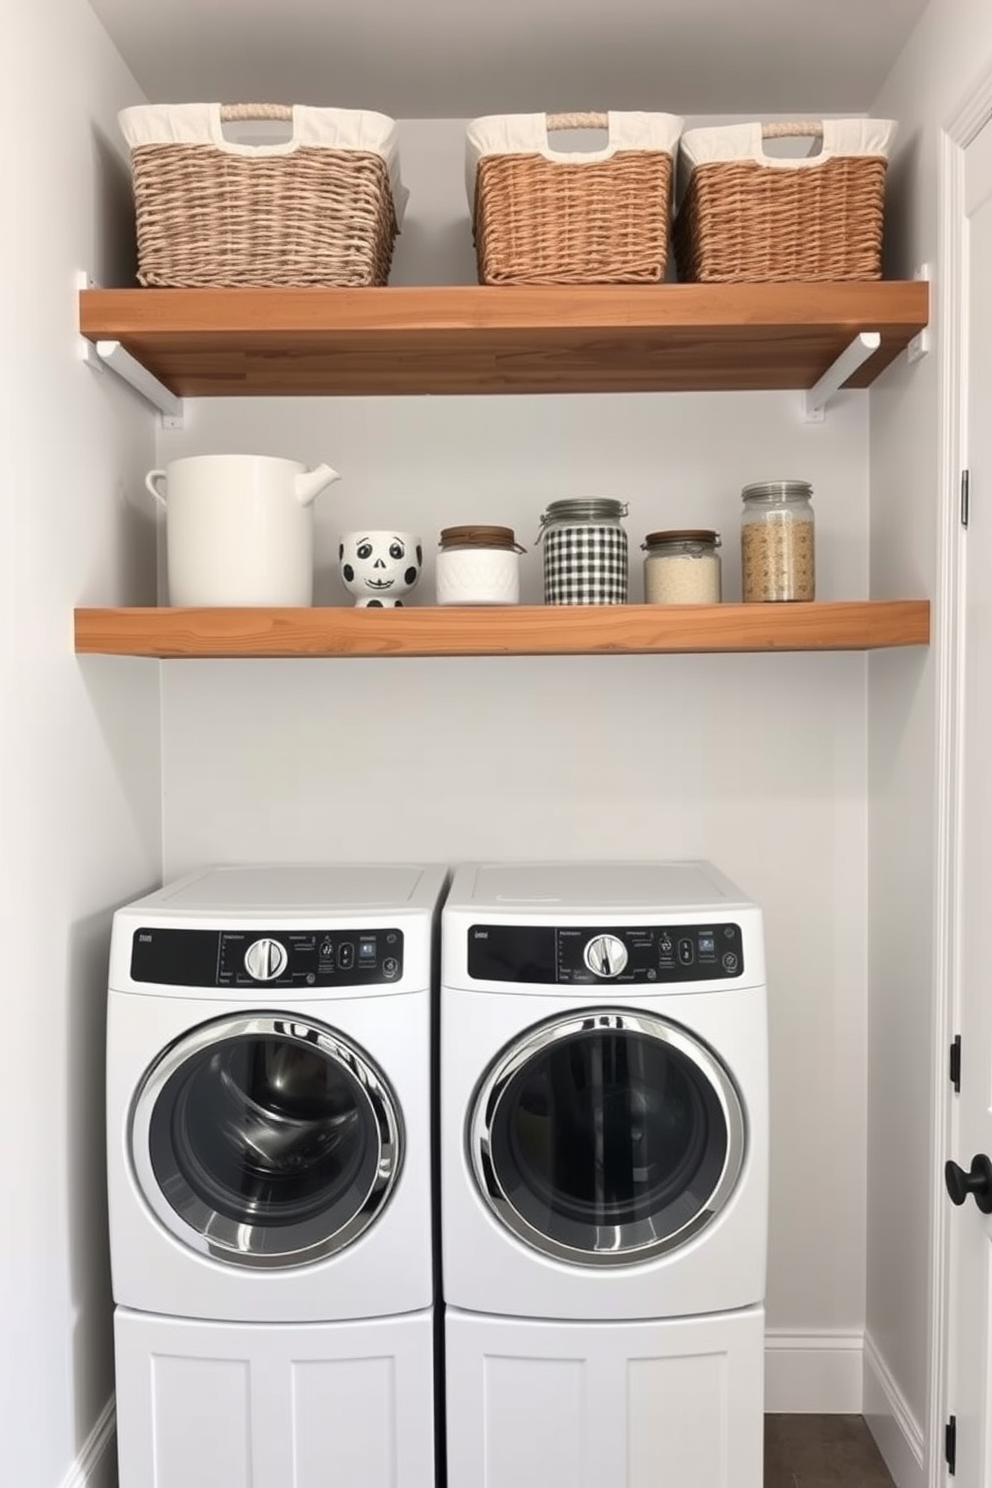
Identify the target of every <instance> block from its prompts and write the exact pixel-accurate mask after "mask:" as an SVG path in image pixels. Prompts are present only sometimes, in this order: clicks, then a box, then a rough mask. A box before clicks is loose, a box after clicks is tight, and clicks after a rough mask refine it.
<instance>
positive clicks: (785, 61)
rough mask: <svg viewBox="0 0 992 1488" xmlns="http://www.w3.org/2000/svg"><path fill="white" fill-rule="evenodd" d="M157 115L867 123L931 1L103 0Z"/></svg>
mask: <svg viewBox="0 0 992 1488" xmlns="http://www.w3.org/2000/svg"><path fill="white" fill-rule="evenodd" d="M90 3H91V5H92V7H93V9H94V11H95V12H96V14H97V15H98V16H99V17H100V19H101V20H102V21H103V23H104V25H105V26H106V28H107V30H108V31H109V33H110V35H111V36H112V37H113V39H114V41H115V43H116V45H117V47H118V49H119V50H120V52H121V54H122V56H123V57H124V60H125V61H126V62H127V64H128V65H129V67H130V68H131V70H132V72H133V73H134V75H135V77H136V79H137V81H138V83H139V85H140V86H141V88H142V89H143V90H144V92H145V94H146V95H147V97H148V98H149V100H151V101H153V102H168V103H180V102H190V101H194V100H198V101H221V102H228V103H234V102H249V101H250V102H279V103H311V104H319V105H328V106H334V107H338V108H370V109H377V110H379V111H380V112H382V113H385V114H389V115H391V116H392V117H393V118H397V119H414V118H449V119H463V118H471V117H473V116H475V115H477V114H487V113H512V112H541V111H544V110H549V111H550V110H559V109H580V110H581V109H647V110H658V111H661V112H666V113H675V114H682V115H693V116H701V115H713V114H744V115H754V116H756V117H757V116H761V115H766V114H795V115H802V116H803V117H809V116H810V115H813V116H816V115H819V114H826V113H834V114H837V113H868V112H870V111H871V108H872V105H873V102H874V99H875V96H876V94H877V92H878V89H879V86H880V85H881V83H882V81H883V80H884V78H885V76H886V74H887V73H888V71H889V69H890V67H891V66H892V63H893V62H894V61H895V59H896V57H897V56H898V55H899V52H900V51H901V49H902V47H903V44H904V43H905V41H906V39H907V37H908V36H909V34H910V32H911V31H912V29H913V27H914V25H915V24H916V21H917V20H918V18H919V16H920V14H921V13H922V11H923V10H924V9H925V6H926V0H831V3H824V0H497V3H491V4H489V5H480V4H478V3H476V4H474V5H473V4H471V3H466V0H461V3H456V0H414V3H408V4H402V3H400V0H392V3H383V0H365V3H352V4H342V3H340V0H339V3H337V4H329V3H327V0H167V3H163V0H90Z"/></svg>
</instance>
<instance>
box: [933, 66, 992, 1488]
mask: <svg viewBox="0 0 992 1488" xmlns="http://www.w3.org/2000/svg"><path fill="white" fill-rule="evenodd" d="M990 115H992V67H989V68H987V69H986V70H985V71H984V72H983V73H982V74H980V76H979V77H978V78H977V79H975V80H973V82H972V83H971V84H970V86H969V88H968V90H967V92H966V93H965V94H964V95H963V96H962V97H961V99H960V100H959V101H958V103H957V104H956V106H955V107H954V108H953V109H952V110H951V111H950V113H949V115H948V117H947V119H946V121H945V123H944V125H943V128H942V130H941V135H940V141H939V157H938V181H937V212H938V229H937V231H938V240H937V260H938V273H937V278H936V290H937V299H938V302H939V314H938V316H937V330H938V341H937V346H938V369H937V370H938V400H939V429H938V472H937V473H938V492H939V494H940V500H939V506H940V520H939V522H938V530H937V574H936V594H935V603H934V607H933V640H934V645H935V652H936V655H935V662H936V678H935V684H936V712H937V720H936V721H937V728H936V741H935V746H936V761H935V765H936V768H935V797H936V802H935V812H936V819H935V834H934V848H935V865H934V911H935V913H934V981H935V997H934V1013H933V1035H934V1047H933V1066H932V1070H933V1081H934V1099H933V1127H932V1153H931V1157H932V1161H931V1182H932V1186H933V1187H932V1192H933V1205H932V1211H931V1237H930V1239H931V1274H930V1339H931V1347H930V1358H929V1360H928V1389H927V1396H928V1420H927V1423H926V1439H927V1443H928V1453H927V1458H928V1460H927V1462H926V1464H925V1468H926V1478H927V1484H928V1488H945V1484H946V1465H945V1461H944V1426H945V1423H946V1421H947V1418H948V1416H949V1414H950V1413H951V1412H952V1411H953V1408H954V1402H953V1401H952V1400H950V1399H949V1397H948V1386H949V1361H950V1343H951V1339H950V1329H951V1326H952V1321H953V1313H952V1295H951V1288H952V1284H953V1277H952V1276H951V1273H950V1256H951V1236H950V1220H951V1205H950V1200H949V1199H948V1197H947V1194H946V1191H945V1189H944V1183H943V1168H944V1162H945V1160H946V1158H947V1156H948V1154H949V1152H950V1139H951V1130H952V1117H953V1101H954V1099H955V1097H954V1092H953V1090H952V1088H951V1084H950V1080H949V1075H948V1058H949V1051H950V1045H951V1040H952V1039H953V1037H954V1033H955V1031H956V1030H955V1027H954V1022H955V1016H956V1013H955V1010H956V1006H957V997H958V992H959V978H960V963H959V921H960V893H959V884H960V871H959V870H960V855H961V844H962V834H961V812H962V810H963V802H962V800H961V795H960V784H959V783H960V780H961V769H962V763H963V746H964V736H963V725H962V706H963V676H962V649H963V648H962V634H963V627H964V605H963V602H962V600H963V585H962V584H961V582H960V580H961V571H962V566H963V562H964V543H963V540H962V534H963V529H962V527H961V522H960V509H959V500H960V495H959V493H960V479H961V471H962V470H963V469H964V468H965V465H966V462H967V449H966V443H965V432H966V415H967V377H966V372H967V369H966V366H965V363H964V360H963V358H964V355H965V347H964V341H963V338H962V336H961V334H960V326H961V317H962V314H963V313H964V310H965V308H966V297H967V283H966V278H965V263H964V229H963V224H964V211H965V151H966V149H967V147H968V145H969V144H970V143H971V141H972V140H973V139H974V138H975V136H976V135H977V134H978V133H979V131H980V130H981V128H982V126H983V125H984V124H985V123H986V122H987V121H988V119H989V117H990Z"/></svg>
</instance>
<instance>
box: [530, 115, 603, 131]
mask: <svg viewBox="0 0 992 1488" xmlns="http://www.w3.org/2000/svg"><path fill="white" fill-rule="evenodd" d="M545 119H546V123H547V127H548V128H549V129H606V128H607V127H608V126H609V122H610V120H609V115H608V114H547V115H546V116H545Z"/></svg>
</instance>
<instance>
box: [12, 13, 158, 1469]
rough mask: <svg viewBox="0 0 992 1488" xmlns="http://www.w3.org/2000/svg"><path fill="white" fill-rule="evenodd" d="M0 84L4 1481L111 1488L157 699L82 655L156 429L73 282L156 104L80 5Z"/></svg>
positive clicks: (131, 543)
mask: <svg viewBox="0 0 992 1488" xmlns="http://www.w3.org/2000/svg"><path fill="white" fill-rule="evenodd" d="M53 43H54V45H53ZM0 92H2V96H3V100H4V110H5V117H6V120H7V125H8V127H7V130H6V131H5V138H4V144H3V176H4V201H5V216H4V229H3V233H2V234H0V325H2V327H3V331H2V336H3V352H4V354H3V358H2V360H0V410H2V411H0V419H2V429H0V471H2V477H0V489H2V494H3V499H2V502H0V616H2V621H0V625H2V634H3V644H2V645H0V906H2V910H0V924H2V930H0V935H2V942H3V946H4V958H5V967H4V979H3V989H2V992H0V1001H2V1004H3V1029H4V1033H3V1055H2V1064H3V1073H2V1078H0V1103H2V1108H0V1171H2V1173H3V1205H2V1210H3V1220H2V1223H0V1328H2V1335H3V1349H2V1351H0V1353H2V1358H0V1439H2V1442H3V1447H2V1455H3V1468H2V1469H0V1477H2V1479H3V1481H4V1482H5V1483H9V1484H11V1488H14V1485H16V1488H53V1485H55V1484H57V1483H59V1482H62V1481H63V1480H65V1479H66V1478H67V1477H68V1476H69V1475H70V1474H71V1473H73V1472H75V1471H76V1470H78V1469H79V1467H80V1461H81V1460H82V1461H84V1464H89V1463H90V1462H91V1460H92V1462H93V1466H94V1475H93V1477H92V1482H93V1484H94V1488H96V1484H97V1482H98V1471H104V1472H105V1471H106V1470H109V1467H110V1465H111V1462H112V1451H111V1452H108V1453H105V1454H104V1457H103V1460H102V1461H100V1462H97V1461H96V1456H97V1453H98V1448H99V1446H100V1444H101V1442H102V1441H103V1431H104V1428H105V1427H106V1424H107V1421H108V1416H107V1415H106V1414H104V1412H105V1409H106V1407H107V1406H108V1403H109V1401H110V1397H111V1391H112V1337H111V1301H110V1291H109V1279H108V1264H107V1248H106V1219H105V1210H106V1199H105V1188H104V1150H103V1084H102V1078H103V1030H104V1005H105V1001H106V985H107V983H106V975H107V973H106V957H107V948H108V943H109V924H110V914H111V910H112V909H113V908H114V906H115V905H116V904H117V903H118V902H120V901H121V900H123V899H126V898H129V897H131V896H132V895H133V894H135V893H137V892H138V891H140V890H142V889H144V888H145V887H146V886H147V885H148V884H149V883H151V882H153V881H154V880H155V879H156V878H157V876H158V873H159V867H160V800H159V789H160V781H159V706H158V686H157V676H156V670H157V669H156V668H155V666H154V664H149V665H147V666H143V665H142V664H141V663H128V662H123V663H121V662H117V663H113V664H112V666H107V665H95V666H91V665H88V664H87V665H81V664H80V663H78V662H77V659H76V657H75V656H74V654H73V649H72V609H73V606H74V605H75V604H77V603H84V604H85V603H108V602H109V603H114V602H117V601H122V600H134V601H139V600H145V601H148V600H150V599H152V598H153V593H154V589H153V585H154V554H153V547H152V543H151V537H152V533H151V531H150V528H149V524H148V522H147V520H146V518H145V517H144V516H143V515H142V514H141V513H140V512H138V511H137V510H136V509H135V508H134V507H133V506H132V505H131V504H130V500H129V495H130V491H131V488H132V487H133V485H134V480H135V476H136V473H137V472H139V471H140V470H141V469H142V468H143V466H144V465H145V463H146V462H147V460H148V458H149V455H150V451H151V448H152V441H153V433H152V422H151V419H150V418H148V417H147V415H145V414H144V413H141V412H139V411H138V410H137V409H136V408H135V407H134V405H133V404H132V401H131V400H130V398H129V397H128V396H127V395H126V394H124V393H123V392H122V391H121V390H119V389H115V388H113V387H112V386H111V385H110V384H111V379H110V378H109V377H98V376H95V375H94V374H93V373H91V372H90V371H89V370H88V369H87V368H86V367H85V366H83V364H82V363H81V362H80V361H79V360H78V357H77V337H76V289H77V285H76V279H75V275H76V271H77V270H80V269H84V270H86V271H88V272H89V273H91V274H93V275H94V276H97V277H98V278H102V279H104V280H105V282H111V281H112V280H113V279H114V278H116V277H118V276H119V275H121V274H122V273H124V272H125V271H126V267H127V265H126V256H125V255H124V254H122V252H121V251H120V248H119V245H118V243H117V241H116V234H115V232H114V231H113V230H111V227H110V224H111V223H112V222H114V221H116V222H118V223H120V222H121V221H122V220H126V218H122V211H121V209H122V203H123V207H124V209H125V210H126V207H127V196H126V192H127V182H126V176H122V175H121V173H120V164H119V160H118V159H117V158H116V153H117V145H116V140H115V138H114V136H115V134H116V124H115V121H114V111H115V109H116V107H117V106H119V105H123V104H126V103H130V102H134V101H135V100H136V98H137V96H138V95H137V90H136V89H135V86H134V84H133V82H132V80H131V78H130V77H129V76H128V74H127V73H126V72H125V70H124V69H123V67H122V66H121V64H120V61H119V59H118V58H117V56H116V53H115V52H114V51H113V49H112V48H111V47H110V45H109V43H108V41H107V39H106V37H105V35H104V33H103V32H102V30H101V29H100V27H99V26H98V24H97V22H96V21H95V19H94V17H93V15H92V13H91V12H90V10H89V8H88V7H87V6H86V5H85V4H84V3H82V0H33V3H32V4H24V5H18V6H16V7H14V6H12V5H9V6H6V7H5V8H4V9H3V12H2V17H0ZM94 1429H95V1431H96V1435H95V1436H91V1433H93V1432H94ZM87 1442H89V1445H88V1446H87ZM99 1480H100V1481H102V1478H100V1479H99Z"/></svg>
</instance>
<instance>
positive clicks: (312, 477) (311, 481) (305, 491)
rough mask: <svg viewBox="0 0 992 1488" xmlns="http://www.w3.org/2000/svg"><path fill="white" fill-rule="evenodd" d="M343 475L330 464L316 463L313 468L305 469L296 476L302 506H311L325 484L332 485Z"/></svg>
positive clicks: (298, 499)
mask: <svg viewBox="0 0 992 1488" xmlns="http://www.w3.org/2000/svg"><path fill="white" fill-rule="evenodd" d="M340 479H341V477H340V475H339V474H338V472H337V471H336V470H332V469H331V467H330V465H315V466H314V468H313V470H304V471H303V473H302V474H301V475H298V476H297V477H296V499H297V501H298V502H299V503H300V505H301V506H309V505H310V503H311V502H312V501H314V500H315V498H316V497H317V496H319V495H320V493H321V491H322V490H323V489H324V487H325V486H329V485H332V484H333V482H334V481H338V480H340Z"/></svg>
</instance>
